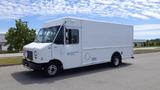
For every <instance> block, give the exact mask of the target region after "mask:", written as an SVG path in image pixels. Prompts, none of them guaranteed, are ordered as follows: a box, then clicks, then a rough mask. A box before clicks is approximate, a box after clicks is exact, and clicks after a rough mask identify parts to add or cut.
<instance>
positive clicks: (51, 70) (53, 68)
mask: <svg viewBox="0 0 160 90" xmlns="http://www.w3.org/2000/svg"><path fill="white" fill-rule="evenodd" d="M58 72H59V65H58V64H56V63H49V64H48V65H47V67H46V70H45V73H46V75H47V76H55V75H56V74H57V73H58Z"/></svg>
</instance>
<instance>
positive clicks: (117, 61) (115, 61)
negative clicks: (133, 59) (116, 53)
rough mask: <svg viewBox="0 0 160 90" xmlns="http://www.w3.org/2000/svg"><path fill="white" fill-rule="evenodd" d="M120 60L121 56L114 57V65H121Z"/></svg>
mask: <svg viewBox="0 0 160 90" xmlns="http://www.w3.org/2000/svg"><path fill="white" fill-rule="evenodd" d="M119 62H120V61H119V58H117V57H116V58H115V59H114V65H115V66H118V65H119Z"/></svg>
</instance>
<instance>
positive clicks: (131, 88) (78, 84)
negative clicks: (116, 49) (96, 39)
mask: <svg viewBox="0 0 160 90" xmlns="http://www.w3.org/2000/svg"><path fill="white" fill-rule="evenodd" d="M123 62H124V63H123V64H122V65H121V66H120V67H117V68H112V67H109V65H108V64H100V65H94V66H88V67H83V68H76V69H71V70H66V71H64V72H61V73H60V74H59V75H57V76H56V77H50V78H49V77H46V76H45V75H43V74H42V73H36V72H33V71H29V70H27V69H25V68H24V67H23V66H22V65H17V66H8V67H0V90H160V53H149V54H137V55H135V59H128V60H124V61H123Z"/></svg>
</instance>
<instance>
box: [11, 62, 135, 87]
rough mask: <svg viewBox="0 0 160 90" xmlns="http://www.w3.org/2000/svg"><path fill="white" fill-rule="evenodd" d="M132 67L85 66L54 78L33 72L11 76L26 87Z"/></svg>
mask: <svg viewBox="0 0 160 90" xmlns="http://www.w3.org/2000/svg"><path fill="white" fill-rule="evenodd" d="M130 65H132V64H131V63H123V64H122V65H121V66H119V67H116V68H113V67H110V65H109V63H104V64H98V65H92V66H86V67H81V68H75V69H69V70H64V71H63V72H60V73H59V74H58V75H56V76H55V77H47V76H46V75H44V74H43V73H41V72H33V71H21V72H14V73H12V74H11V76H12V77H13V78H14V79H15V80H16V81H17V82H19V83H21V84H24V85H27V84H35V83H53V82H54V81H57V80H63V79H67V78H74V77H79V76H82V75H89V74H92V73H98V72H104V71H109V70H114V69H118V68H124V67H128V66H130Z"/></svg>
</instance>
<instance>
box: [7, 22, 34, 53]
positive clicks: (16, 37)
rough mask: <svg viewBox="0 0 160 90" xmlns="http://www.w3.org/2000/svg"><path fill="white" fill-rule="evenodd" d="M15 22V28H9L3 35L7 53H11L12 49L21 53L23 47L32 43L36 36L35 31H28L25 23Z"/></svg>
mask: <svg viewBox="0 0 160 90" xmlns="http://www.w3.org/2000/svg"><path fill="white" fill-rule="evenodd" d="M15 22H16V27H11V28H9V30H8V32H7V33H6V35H5V39H6V40H7V43H6V44H7V45H9V47H8V50H9V51H13V49H14V50H15V51H21V50H22V49H23V46H24V45H26V44H28V43H30V42H33V41H34V39H35V36H36V30H34V29H29V27H28V25H27V23H24V22H23V21H22V20H21V19H19V20H15Z"/></svg>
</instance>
